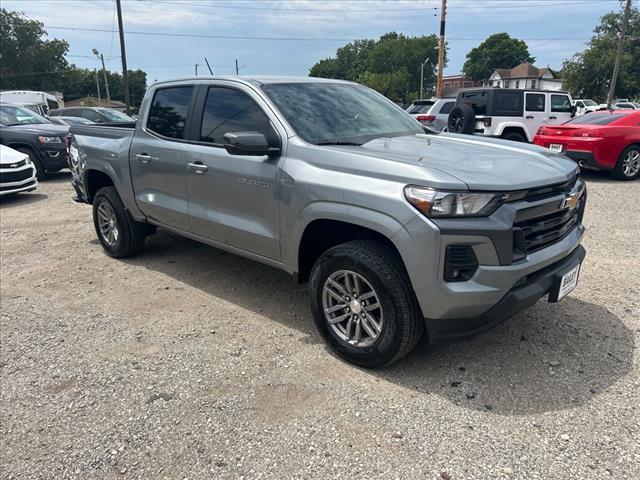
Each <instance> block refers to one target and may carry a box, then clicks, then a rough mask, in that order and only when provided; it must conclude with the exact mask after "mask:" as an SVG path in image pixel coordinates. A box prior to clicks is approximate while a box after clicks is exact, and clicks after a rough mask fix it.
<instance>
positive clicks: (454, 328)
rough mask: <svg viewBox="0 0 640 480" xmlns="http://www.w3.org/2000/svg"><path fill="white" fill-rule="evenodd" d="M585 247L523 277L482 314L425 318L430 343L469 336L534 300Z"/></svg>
mask: <svg viewBox="0 0 640 480" xmlns="http://www.w3.org/2000/svg"><path fill="white" fill-rule="evenodd" d="M585 255H586V251H585V249H584V247H583V246H582V245H578V246H577V248H576V249H575V250H574V251H573V252H571V254H569V255H568V256H566V257H565V258H563V259H562V260H559V261H557V262H555V263H553V264H551V265H549V266H547V267H545V268H542V269H541V270H538V271H536V272H533V273H531V274H528V275H526V276H525V277H523V278H522V279H521V280H520V281H519V282H517V286H516V287H514V288H512V289H511V290H509V291H508V292H507V294H506V295H504V296H503V297H502V299H501V300H500V301H499V302H498V303H497V304H495V305H494V306H493V307H492V308H490V309H489V310H488V311H486V312H485V313H483V314H482V315H479V316H476V317H471V318H457V319H452V318H447V319H439V320H433V319H427V320H426V326H427V334H428V336H429V341H430V342H431V343H446V342H451V341H456V340H464V339H466V338H471V337H473V336H475V335H477V334H479V333H481V332H483V331H485V330H487V329H489V328H491V327H493V326H495V325H497V324H499V323H501V322H503V321H505V320H506V319H507V318H509V317H511V316H513V315H515V314H516V313H518V312H519V311H521V310H523V309H525V308H528V307H530V306H532V305H533V304H535V303H536V302H537V301H538V300H539V299H540V298H542V297H543V296H545V295H547V294H549V293H550V291H551V290H552V289H553V288H554V287H555V286H556V284H557V282H559V281H560V278H562V275H564V274H565V273H567V272H569V271H570V270H571V269H572V268H574V267H575V266H577V265H579V264H580V263H582V261H583V260H584V257H585Z"/></svg>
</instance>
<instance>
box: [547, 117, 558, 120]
mask: <svg viewBox="0 0 640 480" xmlns="http://www.w3.org/2000/svg"><path fill="white" fill-rule="evenodd" d="M557 118H558V117H549V120H555V119H557Z"/></svg>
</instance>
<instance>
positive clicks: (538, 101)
mask: <svg viewBox="0 0 640 480" xmlns="http://www.w3.org/2000/svg"><path fill="white" fill-rule="evenodd" d="M526 109H527V112H544V94H541V93H528V94H527V95H526Z"/></svg>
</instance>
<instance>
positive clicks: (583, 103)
mask: <svg viewBox="0 0 640 480" xmlns="http://www.w3.org/2000/svg"><path fill="white" fill-rule="evenodd" d="M572 103H573V104H574V105H575V107H576V115H584V114H585V113H589V112H595V111H597V110H600V105H599V104H597V103H596V102H594V101H593V100H591V99H590V98H578V99H575V100H573V102H572Z"/></svg>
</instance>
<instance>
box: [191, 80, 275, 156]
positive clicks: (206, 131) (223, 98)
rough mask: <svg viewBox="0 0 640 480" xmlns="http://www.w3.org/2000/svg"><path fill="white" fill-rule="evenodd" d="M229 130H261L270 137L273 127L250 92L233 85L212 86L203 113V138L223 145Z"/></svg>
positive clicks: (201, 130)
mask: <svg viewBox="0 0 640 480" xmlns="http://www.w3.org/2000/svg"><path fill="white" fill-rule="evenodd" d="M227 132H259V133H262V134H264V135H265V136H266V137H267V138H270V137H271V135H272V128H271V124H270V123H269V119H268V118H267V116H266V115H265V114H264V112H263V111H262V109H261V108H260V107H259V106H258V104H257V103H256V102H254V101H253V100H252V99H251V97H249V95H247V94H246V93H244V92H241V91H240V90H235V89H233V88H225V87H211V88H209V92H208V93H207V101H206V103H205V105H204V112H203V114H202V127H201V129H200V141H202V142H209V143H215V144H218V145H222V144H224V134H225V133H227Z"/></svg>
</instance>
